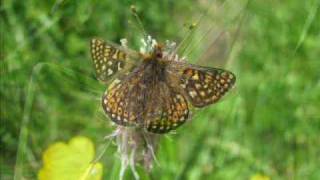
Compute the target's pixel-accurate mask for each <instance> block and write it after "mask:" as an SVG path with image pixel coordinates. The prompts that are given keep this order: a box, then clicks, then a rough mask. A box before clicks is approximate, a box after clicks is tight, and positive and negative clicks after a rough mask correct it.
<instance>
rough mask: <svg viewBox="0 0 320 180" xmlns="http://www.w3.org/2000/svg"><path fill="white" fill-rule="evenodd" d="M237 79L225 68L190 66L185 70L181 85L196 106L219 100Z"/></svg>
mask: <svg viewBox="0 0 320 180" xmlns="http://www.w3.org/2000/svg"><path fill="white" fill-rule="evenodd" d="M235 81H236V78H235V75H234V74H233V73H231V72H229V71H226V70H223V69H216V68H209V67H199V66H194V65H192V66H190V67H187V68H185V69H184V70H183V72H182V76H181V81H180V86H181V87H182V88H183V89H184V90H185V92H186V94H187V96H188V98H189V100H190V101H191V103H192V105H193V106H195V107H204V106H207V105H209V104H212V103H215V102H217V101H218V100H219V99H220V98H221V97H222V96H223V95H224V94H225V93H226V92H227V91H229V90H230V89H231V88H232V87H233V85H234V83H235Z"/></svg>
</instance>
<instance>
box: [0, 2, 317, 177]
mask: <svg viewBox="0 0 320 180" xmlns="http://www.w3.org/2000/svg"><path fill="white" fill-rule="evenodd" d="M222 3H223V1H215V2H213V5H215V7H220V8H211V9H209V12H208V14H207V15H206V18H205V19H207V20H206V21H203V24H204V25H203V26H199V28H198V29H197V31H196V32H195V33H194V34H193V39H190V40H188V43H189V44H192V46H193V47H192V48H191V50H193V51H191V52H192V53H190V54H188V55H189V57H190V61H192V62H197V57H199V54H200V53H201V52H202V50H203V48H205V47H212V48H213V49H219V48H220V49H221V46H223V47H225V50H224V51H223V50H222V51H223V52H219V53H218V55H217V56H212V57H216V58H211V59H210V58H207V60H206V61H204V64H206V63H208V64H212V65H215V66H219V67H222V66H223V67H224V68H226V69H229V70H231V71H233V72H234V73H235V74H236V75H237V84H236V88H235V89H234V90H233V91H232V93H230V94H229V95H227V96H226V97H225V98H224V99H223V100H222V101H221V102H220V103H218V104H216V105H213V106H209V107H207V108H205V109H202V110H197V111H195V112H194V113H193V114H194V115H193V116H194V117H193V118H192V120H191V121H190V122H189V123H186V124H185V125H184V126H182V127H181V128H179V129H178V130H177V134H175V135H167V136H164V137H163V139H162V141H161V143H160V146H159V149H158V152H157V158H158V160H159V164H160V165H159V166H155V168H154V169H153V171H152V172H151V173H146V172H144V170H143V169H141V168H140V169H139V172H140V175H141V176H142V178H143V179H168V180H169V179H249V178H250V177H251V176H253V175H255V174H264V175H267V176H269V177H270V178H271V179H315V180H316V179H320V170H319V167H320V108H319V107H320V14H319V6H320V2H319V1H318V0H310V1H299V0H285V1H276V0H266V1H254V0H252V1H250V3H249V4H246V3H247V1H246V0H240V1H230V0H229V1H228V2H227V3H226V5H225V6H220V5H221V4H222ZM131 4H135V5H136V6H137V8H138V11H139V13H140V16H141V19H142V22H143V24H144V27H145V29H146V30H147V32H148V33H149V34H151V35H153V36H154V37H156V38H157V39H158V40H159V41H164V40H166V39H170V40H175V41H178V42H179V41H180V40H181V39H182V38H183V37H185V35H186V33H185V32H186V28H184V26H183V24H184V23H191V22H193V21H196V20H197V17H199V16H200V15H201V14H203V13H205V12H206V10H207V9H208V8H207V6H206V5H208V3H206V1H191V0H188V1H172V0H164V1H147V0H141V1H137V2H133V1H129V0H127V1H111V0H104V1H98V0H93V1H85V0H79V1H71V0H69V1H63V0H57V1H53V0H50V1H36V0H26V1H14V0H3V1H1V8H0V13H1V24H0V26H1V53H0V57H1V62H0V63H1V71H0V73H1V80H0V97H1V102H0V105H1V111H0V115H1V126H0V134H1V159H0V163H1V179H12V178H13V176H14V175H15V176H16V179H22V178H24V179H35V178H36V175H37V171H38V170H39V168H40V167H41V165H42V164H41V163H42V162H41V154H42V152H43V151H44V150H45V149H46V148H47V147H48V146H49V145H50V144H52V143H54V142H55V141H58V140H64V141H67V140H69V139H70V138H72V137H74V136H76V135H83V136H87V137H90V138H91V139H92V140H93V141H94V142H95V144H96V146H100V145H101V144H103V140H102V139H103V137H104V136H105V135H107V134H110V133H111V132H112V130H113V129H114V127H112V126H110V123H109V122H110V121H109V120H107V119H106V118H105V116H104V115H103V112H102V110H101V107H100V96H101V94H102V93H103V91H104V89H105V88H106V87H104V85H103V84H100V83H99V82H98V81H97V80H96V79H95V75H94V71H93V66H92V63H91V58H90V54H89V41H90V39H91V38H92V37H97V36H98V37H102V38H105V39H108V40H111V41H114V42H119V39H121V38H124V37H126V38H128V40H129V43H132V44H131V47H133V48H137V47H138V45H139V39H140V38H141V33H140V32H139V30H138V29H137V28H136V24H137V23H136V22H134V21H133V19H132V15H131V14H130V9H129V7H130V5H131ZM211 5H212V4H211ZM208 27H214V28H213V29H214V31H212V32H211V33H209V34H207V35H206V36H205V38H203V32H205V30H206V28H208ZM219 30H222V31H224V32H228V33H226V34H228V36H225V37H226V38H223V40H220V41H219V42H220V43H214V44H213V45H212V44H211V45H210V43H209V42H211V36H210V35H211V34H213V35H218V34H219V33H218V31H219ZM198 40H201V43H199V42H198ZM221 44H222V45H221ZM220 45H221V46H220ZM209 52H210V51H209ZM206 53H208V52H206ZM209 57H211V56H209ZM217 57H220V58H221V59H218V58H217ZM101 162H102V163H103V164H104V178H105V179H117V178H118V173H119V166H120V164H119V160H118V159H117V157H116V146H110V147H109V149H108V150H107V152H106V153H105V155H104V156H103V158H102V160H101ZM14 167H16V168H14ZM126 177H127V179H132V178H131V177H132V176H131V174H130V172H128V174H127V176H126Z"/></svg>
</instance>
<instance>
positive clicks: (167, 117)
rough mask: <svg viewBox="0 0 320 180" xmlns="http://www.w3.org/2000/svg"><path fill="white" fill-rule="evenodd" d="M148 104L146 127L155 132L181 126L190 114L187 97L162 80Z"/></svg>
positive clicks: (165, 131) (167, 130) (164, 131)
mask: <svg viewBox="0 0 320 180" xmlns="http://www.w3.org/2000/svg"><path fill="white" fill-rule="evenodd" d="M152 91H153V92H152V94H151V96H150V99H149V100H148V103H147V104H146V105H147V106H146V107H147V108H146V116H145V121H144V127H145V128H146V129H147V130H148V131H149V132H153V133H167V132H169V131H171V130H174V129H176V128H178V127H179V126H181V125H182V124H183V123H184V122H186V120H187V119H188V116H189V108H188V102H187V99H186V98H185V97H184V96H183V95H182V94H181V93H179V92H178V91H176V90H175V89H173V88H172V87H170V86H168V84H167V83H164V82H160V83H159V84H158V85H156V86H155V87H154V88H153V90H152Z"/></svg>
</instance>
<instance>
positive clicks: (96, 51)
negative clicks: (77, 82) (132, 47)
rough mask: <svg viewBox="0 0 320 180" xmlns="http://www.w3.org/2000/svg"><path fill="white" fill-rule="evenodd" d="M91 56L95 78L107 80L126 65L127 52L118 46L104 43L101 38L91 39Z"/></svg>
mask: <svg viewBox="0 0 320 180" xmlns="http://www.w3.org/2000/svg"><path fill="white" fill-rule="evenodd" d="M91 56H92V59H93V63H94V67H95V71H96V75H97V78H98V79H99V80H100V81H102V82H108V81H109V80H110V79H111V78H112V77H114V76H115V75H116V74H117V73H118V72H121V71H123V69H124V68H125V67H127V66H128V62H127V60H128V54H127V53H126V52H124V50H123V48H122V50H121V49H120V48H119V47H116V46H115V45H112V44H110V43H106V42H105V41H103V40H101V39H92V40H91Z"/></svg>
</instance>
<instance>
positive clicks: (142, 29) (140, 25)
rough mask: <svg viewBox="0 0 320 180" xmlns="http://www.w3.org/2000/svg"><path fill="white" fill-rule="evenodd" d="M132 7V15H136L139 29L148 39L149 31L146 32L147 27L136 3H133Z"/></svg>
mask: <svg viewBox="0 0 320 180" xmlns="http://www.w3.org/2000/svg"><path fill="white" fill-rule="evenodd" d="M130 9H131V13H132V15H133V16H134V18H135V20H136V21H137V23H138V29H139V30H140V31H141V32H142V34H143V37H144V39H146V38H147V33H146V31H145V29H144V27H143V24H142V21H141V18H140V17H139V15H138V12H137V8H136V6H135V5H131V6H130Z"/></svg>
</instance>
